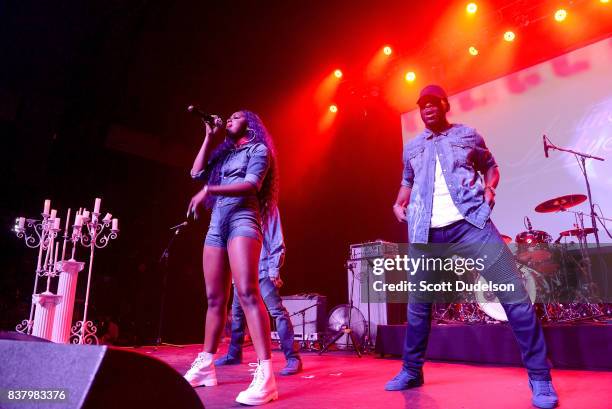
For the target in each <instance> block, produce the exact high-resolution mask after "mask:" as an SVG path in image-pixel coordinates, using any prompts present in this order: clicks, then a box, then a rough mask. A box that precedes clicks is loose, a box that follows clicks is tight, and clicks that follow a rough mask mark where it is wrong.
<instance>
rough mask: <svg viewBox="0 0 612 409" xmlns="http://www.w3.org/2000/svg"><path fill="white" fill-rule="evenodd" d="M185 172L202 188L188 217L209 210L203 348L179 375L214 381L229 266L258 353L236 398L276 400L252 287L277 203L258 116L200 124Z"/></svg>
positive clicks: (195, 382) (263, 323)
mask: <svg viewBox="0 0 612 409" xmlns="http://www.w3.org/2000/svg"><path fill="white" fill-rule="evenodd" d="M191 176H192V177H193V178H194V179H197V180H202V181H204V183H205V185H204V188H203V189H202V190H200V191H199V192H198V193H197V194H196V195H195V196H193V198H192V199H191V202H190V203H189V209H188V215H189V213H193V214H194V216H195V217H196V218H198V217H199V215H200V212H201V210H202V207H203V206H206V207H207V208H212V215H211V220H210V225H209V227H208V233H207V234H206V239H205V241H204V251H203V266H204V281H205V283H206V296H207V298H208V310H207V311H206V325H205V337H204V348H203V352H201V353H200V354H198V357H197V358H196V359H195V361H194V362H193V364H192V366H191V369H190V370H189V371H188V372H187V373H186V374H185V379H187V381H189V383H190V384H191V385H192V386H194V387H195V386H202V385H205V386H214V385H216V384H217V378H216V373H215V367H214V363H213V354H214V353H216V352H217V347H218V345H219V339H220V337H221V332H222V330H223V328H224V325H225V320H226V314H227V301H228V299H229V291H230V287H231V280H230V271H231V273H232V276H233V277H232V278H233V279H234V284H235V286H236V290H237V293H238V296H239V298H240V304H241V305H242V308H243V309H244V312H245V315H246V319H247V324H248V326H249V330H250V333H251V337H252V339H253V345H254V347H255V352H256V354H257V358H258V366H257V369H256V371H255V375H254V378H253V381H252V382H251V384H250V386H249V387H248V388H247V389H246V390H244V391H242V392H240V394H239V395H238V397H237V398H236V401H237V402H239V403H242V404H246V405H261V404H264V403H267V402H269V401H271V400H274V399H277V398H278V391H277V389H276V381H275V379H274V373H273V371H272V360H271V353H270V349H271V346H270V344H271V342H270V322H269V318H268V313H267V311H266V307H265V306H264V303H263V301H262V298H261V295H260V293H259V285H258V260H259V255H260V251H261V243H262V223H266V220H267V215H268V212H269V209H274V208H275V206H276V201H277V196H278V170H277V166H276V156H275V152H274V147H273V144H272V139H271V138H270V135H269V134H268V132H267V131H266V128H265V126H264V125H263V123H262V121H261V119H259V117H258V116H257V115H256V114H254V113H253V112H250V111H246V110H243V111H238V112H235V113H234V114H232V116H231V117H230V118H229V119H228V120H227V122H226V124H225V127H223V122H222V121H221V119H220V118H217V117H215V120H214V123H213V124H208V123H206V136H205V138H204V142H203V143H202V146H201V148H200V151H199V152H198V155H197V156H196V158H195V161H194V162H193V167H192V169H191Z"/></svg>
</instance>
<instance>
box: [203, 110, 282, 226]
mask: <svg viewBox="0 0 612 409" xmlns="http://www.w3.org/2000/svg"><path fill="white" fill-rule="evenodd" d="M240 112H242V113H243V114H244V115H245V117H246V120H247V133H248V134H249V136H250V138H252V140H251V142H253V143H262V144H264V145H265V146H266V148H268V152H269V153H270V166H269V168H268V172H267V174H266V176H265V178H264V181H263V183H262V186H261V189H260V190H259V192H258V194H257V198H258V200H259V208H260V211H261V218H262V223H263V224H264V225H265V224H267V222H268V216H269V215H270V214H272V210H273V209H274V208H276V206H277V205H278V184H279V183H278V180H279V177H278V163H277V158H276V149H275V148H274V142H273V141H272V137H271V136H270V133H269V132H268V130H267V129H266V127H265V125H264V123H263V121H262V120H261V118H259V116H258V115H257V114H256V113H254V112H252V111H249V110H246V109H242V110H240ZM233 147H234V144H233V143H232V142H231V141H230V140H228V139H226V140H225V141H224V142H223V143H222V144H221V145H219V146H218V147H217V148H216V149H215V150H214V152H213V153H212V155H211V159H210V163H211V164H213V169H212V172H211V176H210V178H209V180H208V182H209V183H210V184H215V185H216V184H219V183H220V180H221V165H222V164H223V158H225V156H226V155H227V154H228V153H229V151H230V150H231V149H233ZM213 204H214V199H213V198H210V200H209V201H207V203H206V205H207V207H209V208H211V207H212V205H213Z"/></svg>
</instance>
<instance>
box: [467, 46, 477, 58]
mask: <svg viewBox="0 0 612 409" xmlns="http://www.w3.org/2000/svg"><path fill="white" fill-rule="evenodd" d="M468 52H469V53H470V55H473V56H477V55H478V48H476V47H474V46H473V45H472V46H470V48H468Z"/></svg>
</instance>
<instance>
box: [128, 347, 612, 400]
mask: <svg viewBox="0 0 612 409" xmlns="http://www.w3.org/2000/svg"><path fill="white" fill-rule="evenodd" d="M200 348H201V346H200V345H186V346H185V347H183V348H173V347H161V348H159V349H158V350H157V351H154V350H153V347H142V348H138V349H132V348H129V349H130V350H133V351H137V352H140V353H143V354H146V355H148V356H152V357H156V358H158V359H161V360H162V361H165V362H166V363H168V364H169V365H170V366H172V367H173V368H174V369H176V370H177V371H178V372H180V373H181V374H182V373H184V372H185V371H186V370H187V369H188V368H189V366H190V364H191V362H192V361H193V359H194V357H195V356H196V355H197V353H198V352H199V351H200V350H201V349H200ZM226 348H227V346H226V345H222V346H221V351H225V350H226ZM302 359H303V362H304V372H302V373H300V374H298V375H294V376H287V377H286V376H280V375H278V371H279V370H280V369H281V368H282V367H283V366H284V364H285V360H284V356H283V355H282V353H281V352H280V351H278V350H275V351H274V352H273V360H274V368H275V372H276V374H277V377H276V381H277V384H278V389H279V400H278V401H275V402H273V403H270V404H267V405H265V407H266V408H268V407H269V408H271V409H272V408H291V409H295V408H317V409H318V408H324V409H343V408H346V409H354V408H364V409H370V408H385V409H391V408H410V409H430V408H432V409H433V408H435V409H454V408H456V409H472V408H474V409H483V408H492V409H493V408H495V409H497V408H507V409H520V408H531V407H532V406H531V400H530V396H531V394H530V392H529V387H528V386H527V374H526V372H525V370H524V369H523V368H518V367H498V366H485V365H472V364H469V365H468V364H458V363H443V362H428V363H427V364H426V366H425V385H424V386H422V387H420V388H417V389H412V390H409V391H402V392H386V391H385V390H384V389H383V387H384V384H385V382H386V381H388V380H389V379H390V378H392V377H393V376H395V374H396V373H397V372H398V371H399V369H400V362H401V361H400V360H399V359H397V358H395V359H381V358H377V357H376V356H375V355H368V356H364V357H363V358H358V357H357V356H356V355H354V354H353V353H352V352H346V351H334V352H329V353H326V354H324V355H322V356H319V355H317V354H316V353H302ZM243 362H244V363H243V364H242V365H235V366H227V367H220V368H217V377H218V380H219V385H218V386H216V387H210V388H206V387H201V388H197V389H196V390H197V393H198V395H199V396H200V398H201V399H202V402H203V403H204V405H205V406H206V408H207V409H214V408H239V407H242V406H241V405H240V404H238V403H236V402H235V401H234V399H235V397H236V395H237V394H238V393H239V392H240V391H241V390H243V389H245V388H246V387H247V386H248V384H249V383H250V381H251V372H249V370H250V369H252V368H251V367H249V365H248V363H249V362H256V358H255V353H254V351H253V347H252V346H251V347H247V348H246V349H245V359H244V361H243ZM553 378H554V381H555V386H556V388H557V391H558V392H559V395H560V399H561V407H564V408H571V409H580V408H588V409H598V408H602V409H603V408H609V407H610V402H611V401H612V388H611V387H610V386H611V385H612V372H603V371H602V372H596V371H579V370H553Z"/></svg>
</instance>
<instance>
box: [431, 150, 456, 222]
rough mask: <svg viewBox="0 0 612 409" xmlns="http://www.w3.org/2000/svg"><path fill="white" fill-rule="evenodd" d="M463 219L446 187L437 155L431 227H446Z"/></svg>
mask: <svg viewBox="0 0 612 409" xmlns="http://www.w3.org/2000/svg"><path fill="white" fill-rule="evenodd" d="M461 219H463V216H462V215H461V212H460V211H459V209H457V206H455V202H453V198H452V197H451V195H450V192H449V191H448V186H446V179H444V174H443V173H442V166H440V160H439V159H438V155H436V176H435V180H434V192H433V206H432V209H431V224H430V227H432V228H433V227H444V226H448V225H449V224H451V223H454V222H456V221H458V220H461Z"/></svg>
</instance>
